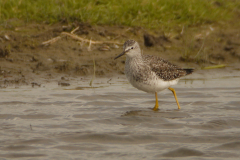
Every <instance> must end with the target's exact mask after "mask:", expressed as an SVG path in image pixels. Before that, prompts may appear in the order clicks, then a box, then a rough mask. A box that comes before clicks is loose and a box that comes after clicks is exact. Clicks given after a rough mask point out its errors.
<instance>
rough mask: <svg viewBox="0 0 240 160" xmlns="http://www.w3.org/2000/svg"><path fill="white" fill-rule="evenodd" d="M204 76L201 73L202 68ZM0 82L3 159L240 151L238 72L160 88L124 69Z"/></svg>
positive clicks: (207, 155)
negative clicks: (62, 81) (144, 87)
mask: <svg viewBox="0 0 240 160" xmlns="http://www.w3.org/2000/svg"><path fill="white" fill-rule="evenodd" d="M200 77H201V76H200ZM89 81H90V79H87V78H86V79H84V78H82V79H80V78H77V79H70V83H71V85H70V86H65V87H61V86H58V84H57V82H51V83H45V84H42V85H41V87H34V88H32V86H19V87H15V86H10V87H7V88H2V89H0V96H1V99H0V135H1V136H0V157H1V158H0V159H12V158H15V159H86V160H88V159H104V160H106V159H226V158H231V159H238V158H239V157H240V152H239V150H240V77H237V76H235V77H234V76H232V75H230V76H227V77H221V76H220V77H218V78H207V79H198V78H196V77H195V78H194V77H191V76H190V77H188V80H181V81H180V82H179V83H178V85H176V86H174V87H173V88H175V90H176V92H177V96H178V100H179V103H180V105H181V108H182V109H181V110H177V105H176V103H175V99H174V97H173V95H172V93H171V91H168V90H166V91H163V92H160V93H159V94H158V98H159V105H160V110H159V111H157V112H154V111H152V110H151V109H150V108H152V107H153V106H154V103H155V99H154V98H155V97H154V95H151V94H147V93H144V92H142V91H138V90H137V89H135V88H133V87H132V86H131V85H130V84H129V83H128V82H127V81H126V79H125V77H122V76H121V77H113V78H112V79H104V78H103V79H95V80H94V83H93V86H94V87H92V88H91V87H89Z"/></svg>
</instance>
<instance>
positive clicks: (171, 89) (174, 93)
mask: <svg viewBox="0 0 240 160" xmlns="http://www.w3.org/2000/svg"><path fill="white" fill-rule="evenodd" d="M168 89H169V90H170V91H172V93H173V95H174V97H175V99H176V102H177V105H178V109H181V108H180V105H179V103H178V99H177V95H176V92H175V90H174V89H173V88H170V87H169V88H168Z"/></svg>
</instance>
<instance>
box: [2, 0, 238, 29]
mask: <svg viewBox="0 0 240 160" xmlns="http://www.w3.org/2000/svg"><path fill="white" fill-rule="evenodd" d="M237 14H238V15H239V14H240V1H239V0H0V24H3V23H4V22H6V21H7V20H9V19H20V20H23V21H25V22H32V21H35V22H43V21H44V22H47V23H56V22H59V21H65V22H73V21H79V22H87V23H90V24H93V25H94V24H97V25H98V24H103V25H125V26H143V27H146V28H158V27H163V28H168V27H170V28H171V27H173V26H179V25H180V26H183V25H184V26H190V25H202V24H207V23H214V22H220V21H226V20H231V19H233V18H234V17H236V15H237Z"/></svg>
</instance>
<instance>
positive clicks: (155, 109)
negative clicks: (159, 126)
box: [153, 92, 159, 111]
mask: <svg viewBox="0 0 240 160" xmlns="http://www.w3.org/2000/svg"><path fill="white" fill-rule="evenodd" d="M155 98H156V104H155V107H154V108H153V110H154V111H157V110H158V106H159V105H158V97H157V92H155Z"/></svg>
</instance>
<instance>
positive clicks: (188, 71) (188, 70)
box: [184, 68, 194, 75]
mask: <svg viewBox="0 0 240 160" xmlns="http://www.w3.org/2000/svg"><path fill="white" fill-rule="evenodd" d="M184 70H185V71H186V75H188V74H191V73H192V72H193V71H194V69H192V68H190V69H184Z"/></svg>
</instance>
